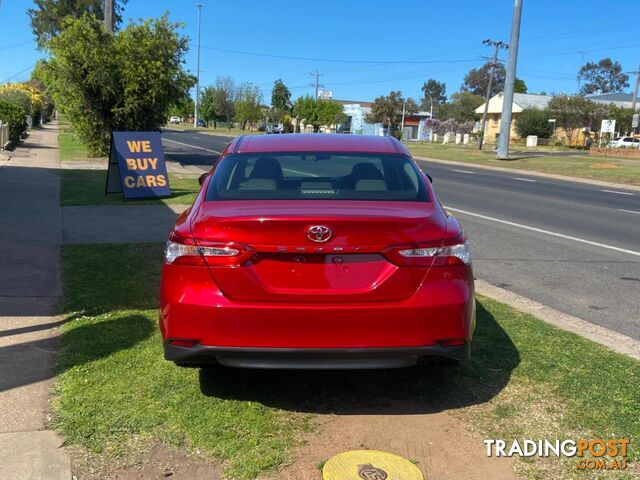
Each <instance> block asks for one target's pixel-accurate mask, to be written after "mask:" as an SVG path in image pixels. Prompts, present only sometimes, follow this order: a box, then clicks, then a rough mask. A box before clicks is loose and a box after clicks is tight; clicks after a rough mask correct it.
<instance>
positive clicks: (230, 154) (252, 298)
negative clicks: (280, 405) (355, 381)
mask: <svg viewBox="0 0 640 480" xmlns="http://www.w3.org/2000/svg"><path fill="white" fill-rule="evenodd" d="M200 180H201V184H202V187H201V189H200V193H199V194H198V196H197V197H196V199H195V202H194V204H193V206H192V207H191V208H189V209H187V210H186V211H185V212H184V213H183V214H182V215H181V216H180V217H179V218H178V220H177V222H176V224H175V225H174V227H173V229H172V231H171V233H170V235H169V239H168V242H167V246H166V250H165V256H164V262H163V263H164V265H163V269H162V281H161V289H160V330H161V332H162V338H163V340H164V354H165V358H166V359H167V360H171V361H174V362H176V363H177V364H178V365H181V366H200V365H205V364H207V363H209V362H213V363H215V362H218V363H219V364H221V365H225V366H232V367H247V368H389V367H405V366H410V365H416V364H418V363H421V362H422V361H423V359H424V358H425V357H430V356H442V357H448V358H450V359H454V360H464V359H466V358H468V356H469V352H470V348H471V341H472V338H473V332H474V327H475V301H474V282H473V272H472V269H471V256H470V252H469V244H468V243H467V238H466V236H465V234H464V232H463V231H462V228H461V227H460V224H459V223H458V221H457V220H456V219H455V218H454V217H453V216H452V215H451V214H450V213H449V212H447V211H446V210H445V209H444V208H443V206H442V204H441V203H440V201H439V200H438V198H437V197H436V193H435V191H434V189H433V187H432V186H431V180H430V178H429V176H428V175H426V174H425V173H423V172H422V171H420V169H419V168H418V165H416V163H415V161H414V160H413V159H412V158H411V154H410V153H409V151H408V150H407V149H406V147H405V146H404V145H402V144H401V143H400V142H399V141H397V140H396V139H395V138H392V137H374V136H364V135H316V134H285V135H253V136H240V137H237V138H236V139H235V140H234V141H232V142H231V143H230V144H229V145H228V146H227V148H226V149H225V151H224V152H223V154H222V156H221V158H220V159H219V160H217V161H216V163H215V166H214V167H213V169H212V172H210V173H208V174H205V175H204V176H203V177H202V178H201V179H200ZM489 348H491V347H489Z"/></svg>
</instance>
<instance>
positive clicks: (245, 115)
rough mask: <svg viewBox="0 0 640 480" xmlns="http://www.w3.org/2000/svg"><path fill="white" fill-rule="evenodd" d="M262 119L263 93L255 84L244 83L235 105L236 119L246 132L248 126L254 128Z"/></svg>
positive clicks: (239, 90)
mask: <svg viewBox="0 0 640 480" xmlns="http://www.w3.org/2000/svg"><path fill="white" fill-rule="evenodd" d="M261 118H263V114H262V91H261V90H260V88H258V87H257V86H256V85H254V84H253V83H243V84H242V85H240V88H239V89H238V99H237V100H236V105H235V119H236V121H237V122H238V123H239V124H240V128H241V129H242V130H244V129H245V128H247V124H248V125H250V126H253V125H254V124H255V123H257V122H258V121H259V120H260V119H261Z"/></svg>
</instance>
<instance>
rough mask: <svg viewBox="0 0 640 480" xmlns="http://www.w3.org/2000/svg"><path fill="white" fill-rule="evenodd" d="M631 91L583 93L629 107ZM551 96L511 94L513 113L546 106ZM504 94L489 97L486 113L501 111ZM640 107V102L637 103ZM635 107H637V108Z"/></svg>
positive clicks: (595, 98) (479, 110) (605, 101)
mask: <svg viewBox="0 0 640 480" xmlns="http://www.w3.org/2000/svg"><path fill="white" fill-rule="evenodd" d="M632 97H633V95H632V94H631V93H603V94H591V95H585V98H588V99H589V100H591V101H593V102H596V103H613V104H614V105H617V106H618V107H624V108H631V102H632V100H633V98H632ZM552 98H553V97H552V96H551V95H538V94H534V93H514V94H513V109H512V110H511V111H512V112H513V113H519V112H521V111H522V110H524V109H525V108H538V109H540V110H542V109H544V108H546V107H547V105H548V104H549V102H550V101H551V99H552ZM503 100H504V94H503V93H502V92H500V93H497V94H496V95H494V96H493V97H491V98H490V99H489V110H488V113H502V103H503ZM638 107H640V102H639V103H638ZM638 107H637V108H638ZM475 112H476V113H484V103H483V104H482V105H480V106H479V107H478V108H476V110H475Z"/></svg>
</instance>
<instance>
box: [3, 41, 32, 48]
mask: <svg viewBox="0 0 640 480" xmlns="http://www.w3.org/2000/svg"><path fill="white" fill-rule="evenodd" d="M30 43H36V41H35V40H29V41H26V42H21V43H14V44H12V45H2V46H0V50H5V49H7V48H15V47H22V46H23V45H29V44H30Z"/></svg>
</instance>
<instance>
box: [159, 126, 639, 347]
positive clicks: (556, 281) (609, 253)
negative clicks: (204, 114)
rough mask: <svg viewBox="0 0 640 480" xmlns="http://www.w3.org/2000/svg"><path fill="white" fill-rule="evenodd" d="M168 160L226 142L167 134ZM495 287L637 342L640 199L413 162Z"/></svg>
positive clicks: (188, 160)
mask: <svg viewBox="0 0 640 480" xmlns="http://www.w3.org/2000/svg"><path fill="white" fill-rule="evenodd" d="M163 139H164V144H165V149H166V153H167V156H168V158H169V159H170V160H175V161H179V162H181V163H185V164H196V165H201V166H202V167H203V169H204V168H206V166H208V165H211V162H212V159H213V156H214V155H215V152H220V151H222V150H223V149H224V147H225V145H226V144H227V143H228V142H229V141H230V140H231V138H230V137H222V136H215V135H208V134H204V133H197V132H165V133H163ZM419 163H420V166H421V168H423V170H425V171H426V172H427V173H429V174H430V175H431V176H432V177H433V181H434V186H435V189H436V192H437V194H438V196H439V198H440V199H441V201H442V202H443V203H444V204H445V205H446V206H447V207H448V208H449V209H450V210H451V211H452V212H453V213H454V214H455V215H456V216H457V217H458V218H459V219H460V221H461V223H462V225H463V227H464V228H465V230H466V232H467V235H468V236H469V238H470V241H471V245H472V249H473V250H472V251H473V262H474V271H475V274H476V277H477V278H481V279H483V280H485V281H487V282H489V283H492V284H494V285H498V286H501V287H503V288H505V289H507V290H511V291H513V292H515V293H518V294H520V295H522V296H524V297H527V298H530V299H532V300H535V301H537V302H540V303H542V304H545V305H548V306H549V307H552V308H555V309H556V310H560V311H562V312H565V313H568V314H571V315H574V316H577V317H579V318H582V319H584V320H587V321H589V322H592V323H595V324H597V325H600V326H603V327H607V328H610V329H612V330H615V331H617V332H620V333H623V334H625V335H628V336H630V337H633V338H636V339H640V301H639V299H640V192H638V191H633V190H625V189H617V188H607V187H601V186H596V185H588V184H582V183H577V182H567V181H561V180H554V179H547V178H543V177H533V176H527V175H522V174H517V173H509V172H499V171H491V170H484V169H478V168H473V167H472V166H468V165H463V164H460V165H445V164H441V163H434V162H429V161H419Z"/></svg>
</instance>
